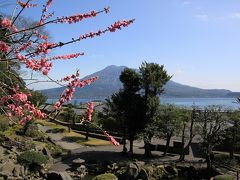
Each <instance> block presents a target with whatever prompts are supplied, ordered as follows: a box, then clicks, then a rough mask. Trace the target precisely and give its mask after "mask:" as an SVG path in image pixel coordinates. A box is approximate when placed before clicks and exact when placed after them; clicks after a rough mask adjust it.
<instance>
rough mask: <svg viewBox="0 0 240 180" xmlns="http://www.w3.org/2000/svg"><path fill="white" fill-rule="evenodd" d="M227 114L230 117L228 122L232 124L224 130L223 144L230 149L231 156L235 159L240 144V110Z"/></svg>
mask: <svg viewBox="0 0 240 180" xmlns="http://www.w3.org/2000/svg"><path fill="white" fill-rule="evenodd" d="M227 116H228V118H229V121H228V123H229V124H230V125H231V126H230V127H228V128H226V129H225V130H224V133H223V135H222V138H223V142H222V145H224V146H225V147H226V148H227V149H228V150H229V156H230V158H231V159H233V158H234V153H235V151H236V148H238V147H239V146H240V144H239V141H240V131H239V127H240V113H239V111H231V112H228V113H227Z"/></svg>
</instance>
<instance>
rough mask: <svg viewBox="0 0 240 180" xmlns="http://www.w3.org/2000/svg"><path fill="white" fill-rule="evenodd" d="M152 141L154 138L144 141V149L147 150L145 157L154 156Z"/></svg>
mask: <svg viewBox="0 0 240 180" xmlns="http://www.w3.org/2000/svg"><path fill="white" fill-rule="evenodd" d="M151 140H152V137H150V136H148V137H147V139H146V140H144V149H145V152H144V155H145V156H146V157H151V156H152V152H151V147H150V146H151Z"/></svg>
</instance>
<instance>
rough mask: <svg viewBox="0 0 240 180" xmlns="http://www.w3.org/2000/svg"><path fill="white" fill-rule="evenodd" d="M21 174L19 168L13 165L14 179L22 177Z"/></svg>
mask: <svg viewBox="0 0 240 180" xmlns="http://www.w3.org/2000/svg"><path fill="white" fill-rule="evenodd" d="M22 175H23V174H22V172H21V166H20V165H15V167H14V169H13V176H14V177H19V176H22Z"/></svg>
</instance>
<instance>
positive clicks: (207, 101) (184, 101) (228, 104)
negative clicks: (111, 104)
mask: <svg viewBox="0 0 240 180" xmlns="http://www.w3.org/2000/svg"><path fill="white" fill-rule="evenodd" d="M56 101H57V99H48V100H47V103H49V104H53V103H55V102H56ZM89 101H104V99H73V100H72V101H71V103H72V104H75V105H79V104H81V103H87V102H89ZM160 101H161V103H163V104H175V105H177V106H183V107H187V108H189V107H191V106H193V105H194V104H195V105H196V106H197V107H199V108H204V107H206V106H210V105H220V106H223V107H224V108H226V109H238V108H240V104H237V103H235V101H236V100H235V99H234V98H173V97H161V98H160Z"/></svg>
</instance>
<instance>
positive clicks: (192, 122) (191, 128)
mask: <svg viewBox="0 0 240 180" xmlns="http://www.w3.org/2000/svg"><path fill="white" fill-rule="evenodd" d="M194 113H195V109H193V112H192V117H191V125H190V134H189V141H188V143H187V145H186V146H185V148H184V150H183V152H182V154H181V156H180V158H179V161H184V159H185V152H186V151H187V150H189V147H190V146H191V144H192V139H193V137H194V135H193V125H194V119H195V114H194Z"/></svg>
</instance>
